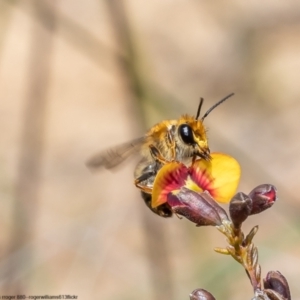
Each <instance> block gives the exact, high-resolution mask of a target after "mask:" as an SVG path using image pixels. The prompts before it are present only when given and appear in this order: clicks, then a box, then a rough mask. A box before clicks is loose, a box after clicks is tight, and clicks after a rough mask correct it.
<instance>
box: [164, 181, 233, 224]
mask: <svg viewBox="0 0 300 300" xmlns="http://www.w3.org/2000/svg"><path fill="white" fill-rule="evenodd" d="M167 199H168V204H169V205H170V206H171V208H172V211H173V212H174V213H176V214H178V215H181V216H184V217H186V218H187V219H188V220H190V221H191V222H193V223H196V225H197V226H209V225H210V226H220V225H221V224H222V220H224V219H226V220H228V217H227V214H226V212H225V210H224V209H223V208H222V207H221V206H219V205H218V204H217V202H215V200H214V199H213V198H212V197H211V195H210V194H209V193H208V192H207V191H205V192H202V193H198V192H195V191H192V190H190V189H187V188H186V187H182V188H181V189H180V190H179V191H177V192H176V193H172V192H171V193H169V194H168V196H167Z"/></svg>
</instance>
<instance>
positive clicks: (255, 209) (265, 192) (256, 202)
mask: <svg viewBox="0 0 300 300" xmlns="http://www.w3.org/2000/svg"><path fill="white" fill-rule="evenodd" d="M249 197H250V198H251V199H252V210H251V215H254V214H258V213H260V212H262V211H264V210H266V209H268V208H270V207H271V206H272V205H273V204H274V203H275V201H276V200H277V189H276V187H275V186H274V185H272V184H261V185H259V186H257V187H256V188H254V189H253V190H252V191H251V192H250V193H249Z"/></svg>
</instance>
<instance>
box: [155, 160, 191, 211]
mask: <svg viewBox="0 0 300 300" xmlns="http://www.w3.org/2000/svg"><path fill="white" fill-rule="evenodd" d="M187 176H188V168H187V167H186V166H185V165H184V164H182V163H179V162H171V163H168V164H165V165H164V166H163V167H162V168H161V169H160V170H159V172H158V173H157V175H156V177H155V180H154V183H153V190H152V200H151V206H152V207H157V206H159V205H161V204H163V203H165V202H167V195H168V194H169V193H170V192H175V190H177V189H180V187H181V186H183V185H184V183H185V179H186V178H187Z"/></svg>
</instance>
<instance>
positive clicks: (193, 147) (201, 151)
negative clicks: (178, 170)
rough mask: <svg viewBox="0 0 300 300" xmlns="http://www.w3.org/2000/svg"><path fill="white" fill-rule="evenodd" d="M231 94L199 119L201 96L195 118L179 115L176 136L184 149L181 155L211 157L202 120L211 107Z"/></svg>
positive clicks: (206, 158)
mask: <svg viewBox="0 0 300 300" xmlns="http://www.w3.org/2000/svg"><path fill="white" fill-rule="evenodd" d="M233 95H234V94H233V93H231V94H229V95H228V96H226V97H225V98H223V99H221V100H220V101H219V102H217V103H216V104H215V105H213V106H212V107H211V108H210V109H209V110H208V111H207V112H206V113H205V114H204V115H203V117H202V118H201V119H200V120H198V118H199V116H200V111H201V107H202V104H203V98H201V99H200V103H199V106H198V110H197V114H196V117H195V118H194V117H191V116H188V115H184V116H182V117H181V119H180V120H179V126H178V136H179V138H180V141H181V143H182V145H181V146H182V148H183V149H184V153H183V156H198V157H200V158H203V159H205V160H210V159H211V156H210V150H209V147H208V142H207V136H206V128H205V126H204V125H203V121H204V119H205V118H206V117H207V116H208V115H209V113H210V112H211V111H212V110H213V109H215V108H216V107H217V106H218V105H220V104H221V103H222V102H224V101H225V100H227V99H228V98H230V97H231V96H233Z"/></svg>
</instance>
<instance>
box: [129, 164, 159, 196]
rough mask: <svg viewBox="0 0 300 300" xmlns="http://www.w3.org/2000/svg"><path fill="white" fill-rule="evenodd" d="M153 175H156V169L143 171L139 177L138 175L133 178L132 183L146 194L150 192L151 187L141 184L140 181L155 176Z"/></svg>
mask: <svg viewBox="0 0 300 300" xmlns="http://www.w3.org/2000/svg"><path fill="white" fill-rule="evenodd" d="M155 175H156V171H154V170H152V171H149V172H147V173H144V174H142V175H141V176H140V177H138V178H136V179H135V180H134V184H135V186H136V187H137V188H139V189H140V190H141V191H142V192H144V193H147V194H152V188H151V187H149V186H146V185H144V184H142V182H143V181H145V180H147V179H149V178H150V177H152V176H155Z"/></svg>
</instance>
